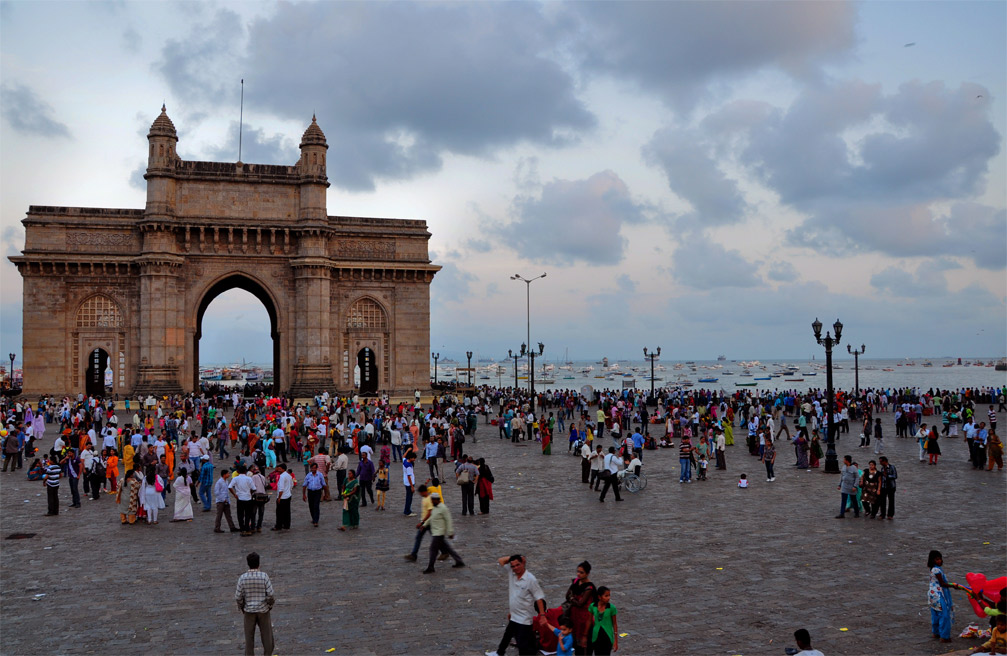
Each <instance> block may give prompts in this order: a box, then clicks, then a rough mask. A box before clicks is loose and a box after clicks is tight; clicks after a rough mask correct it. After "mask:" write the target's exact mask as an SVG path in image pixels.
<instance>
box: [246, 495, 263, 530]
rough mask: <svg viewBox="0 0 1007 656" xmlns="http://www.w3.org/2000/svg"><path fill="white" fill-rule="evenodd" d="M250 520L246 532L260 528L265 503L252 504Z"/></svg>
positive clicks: (256, 502)
mask: <svg viewBox="0 0 1007 656" xmlns="http://www.w3.org/2000/svg"><path fill="white" fill-rule="evenodd" d="M252 504H253V505H252V520H251V521H250V522H249V527H248V530H252V529H253V528H256V529H259V528H262V518H263V517H264V516H265V515H266V502H265V501H262V502H259V501H253V502H252Z"/></svg>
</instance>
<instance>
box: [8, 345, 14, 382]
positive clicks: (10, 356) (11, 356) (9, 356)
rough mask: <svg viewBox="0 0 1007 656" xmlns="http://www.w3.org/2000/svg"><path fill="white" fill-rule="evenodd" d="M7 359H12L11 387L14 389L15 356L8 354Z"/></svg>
mask: <svg viewBox="0 0 1007 656" xmlns="http://www.w3.org/2000/svg"><path fill="white" fill-rule="evenodd" d="M7 357H8V358H10V387H11V389H14V354H13V353H8V354H7Z"/></svg>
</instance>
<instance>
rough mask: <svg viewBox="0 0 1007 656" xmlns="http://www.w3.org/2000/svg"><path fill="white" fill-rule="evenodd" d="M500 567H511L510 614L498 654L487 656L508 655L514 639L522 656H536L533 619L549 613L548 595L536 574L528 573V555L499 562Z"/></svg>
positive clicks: (489, 652) (507, 557)
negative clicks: (508, 649) (546, 602)
mask: <svg viewBox="0 0 1007 656" xmlns="http://www.w3.org/2000/svg"><path fill="white" fill-rule="evenodd" d="M497 564H499V565H500V566H501V567H508V568H509V571H508V572H507V576H508V580H509V583H508V587H509V590H510V613H509V615H508V621H507V628H506V629H504V634H503V638H501V639H500V644H499V645H498V646H497V648H496V650H495V651H488V652H486V656H504V654H506V653H507V646H508V645H510V641H511V638H514V639H515V640H516V641H517V651H518V654H520V655H521V656H532V655H533V654H535V653H537V652H536V645H535V632H534V631H533V630H532V620H533V619H534V618H535V616H536V615H539V614H542V613H545V593H543V592H542V588H541V586H539V584H538V579H536V578H535V575H534V574H532V573H531V572H529V571H527V569H526V565H527V562H526V561H525V557H524V556H522V555H520V554H515V555H513V556H504V557H502V558H498V559H497Z"/></svg>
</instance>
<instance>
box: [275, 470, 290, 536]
mask: <svg viewBox="0 0 1007 656" xmlns="http://www.w3.org/2000/svg"><path fill="white" fill-rule="evenodd" d="M277 469H279V470H280V471H281V472H283V473H282V474H280V477H279V478H278V479H277V480H276V526H274V527H273V528H272V530H274V531H289V530H290V497H291V496H292V495H293V491H294V478H293V477H292V476H291V475H290V472H288V471H287V465H285V464H284V463H282V462H281V463H280V464H279V465H278V466H277Z"/></svg>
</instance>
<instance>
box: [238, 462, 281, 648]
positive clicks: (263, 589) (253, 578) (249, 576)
mask: <svg viewBox="0 0 1007 656" xmlns="http://www.w3.org/2000/svg"><path fill="white" fill-rule="evenodd" d="M238 478H241V477H240V476H239V477H238ZM245 562H247V563H248V571H247V572H245V573H244V574H242V575H241V576H239V577H238V585H237V586H236V587H235V589H234V601H235V602H237V604H238V610H240V611H241V612H242V613H243V614H244V616H245V654H246V656H253V655H254V654H255V627H256V626H258V627H259V638H260V639H261V640H262V653H264V654H266V656H271V654H272V653H273V623H272V620H271V619H270V617H269V613H270V611H271V610H273V604H275V603H276V597H275V596H274V594H273V583H272V581H270V580H269V575H268V574H266V573H265V572H260V571H259V554H257V553H255V552H254V551H253V552H252V553H250V554H248V556H246V557H245Z"/></svg>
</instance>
